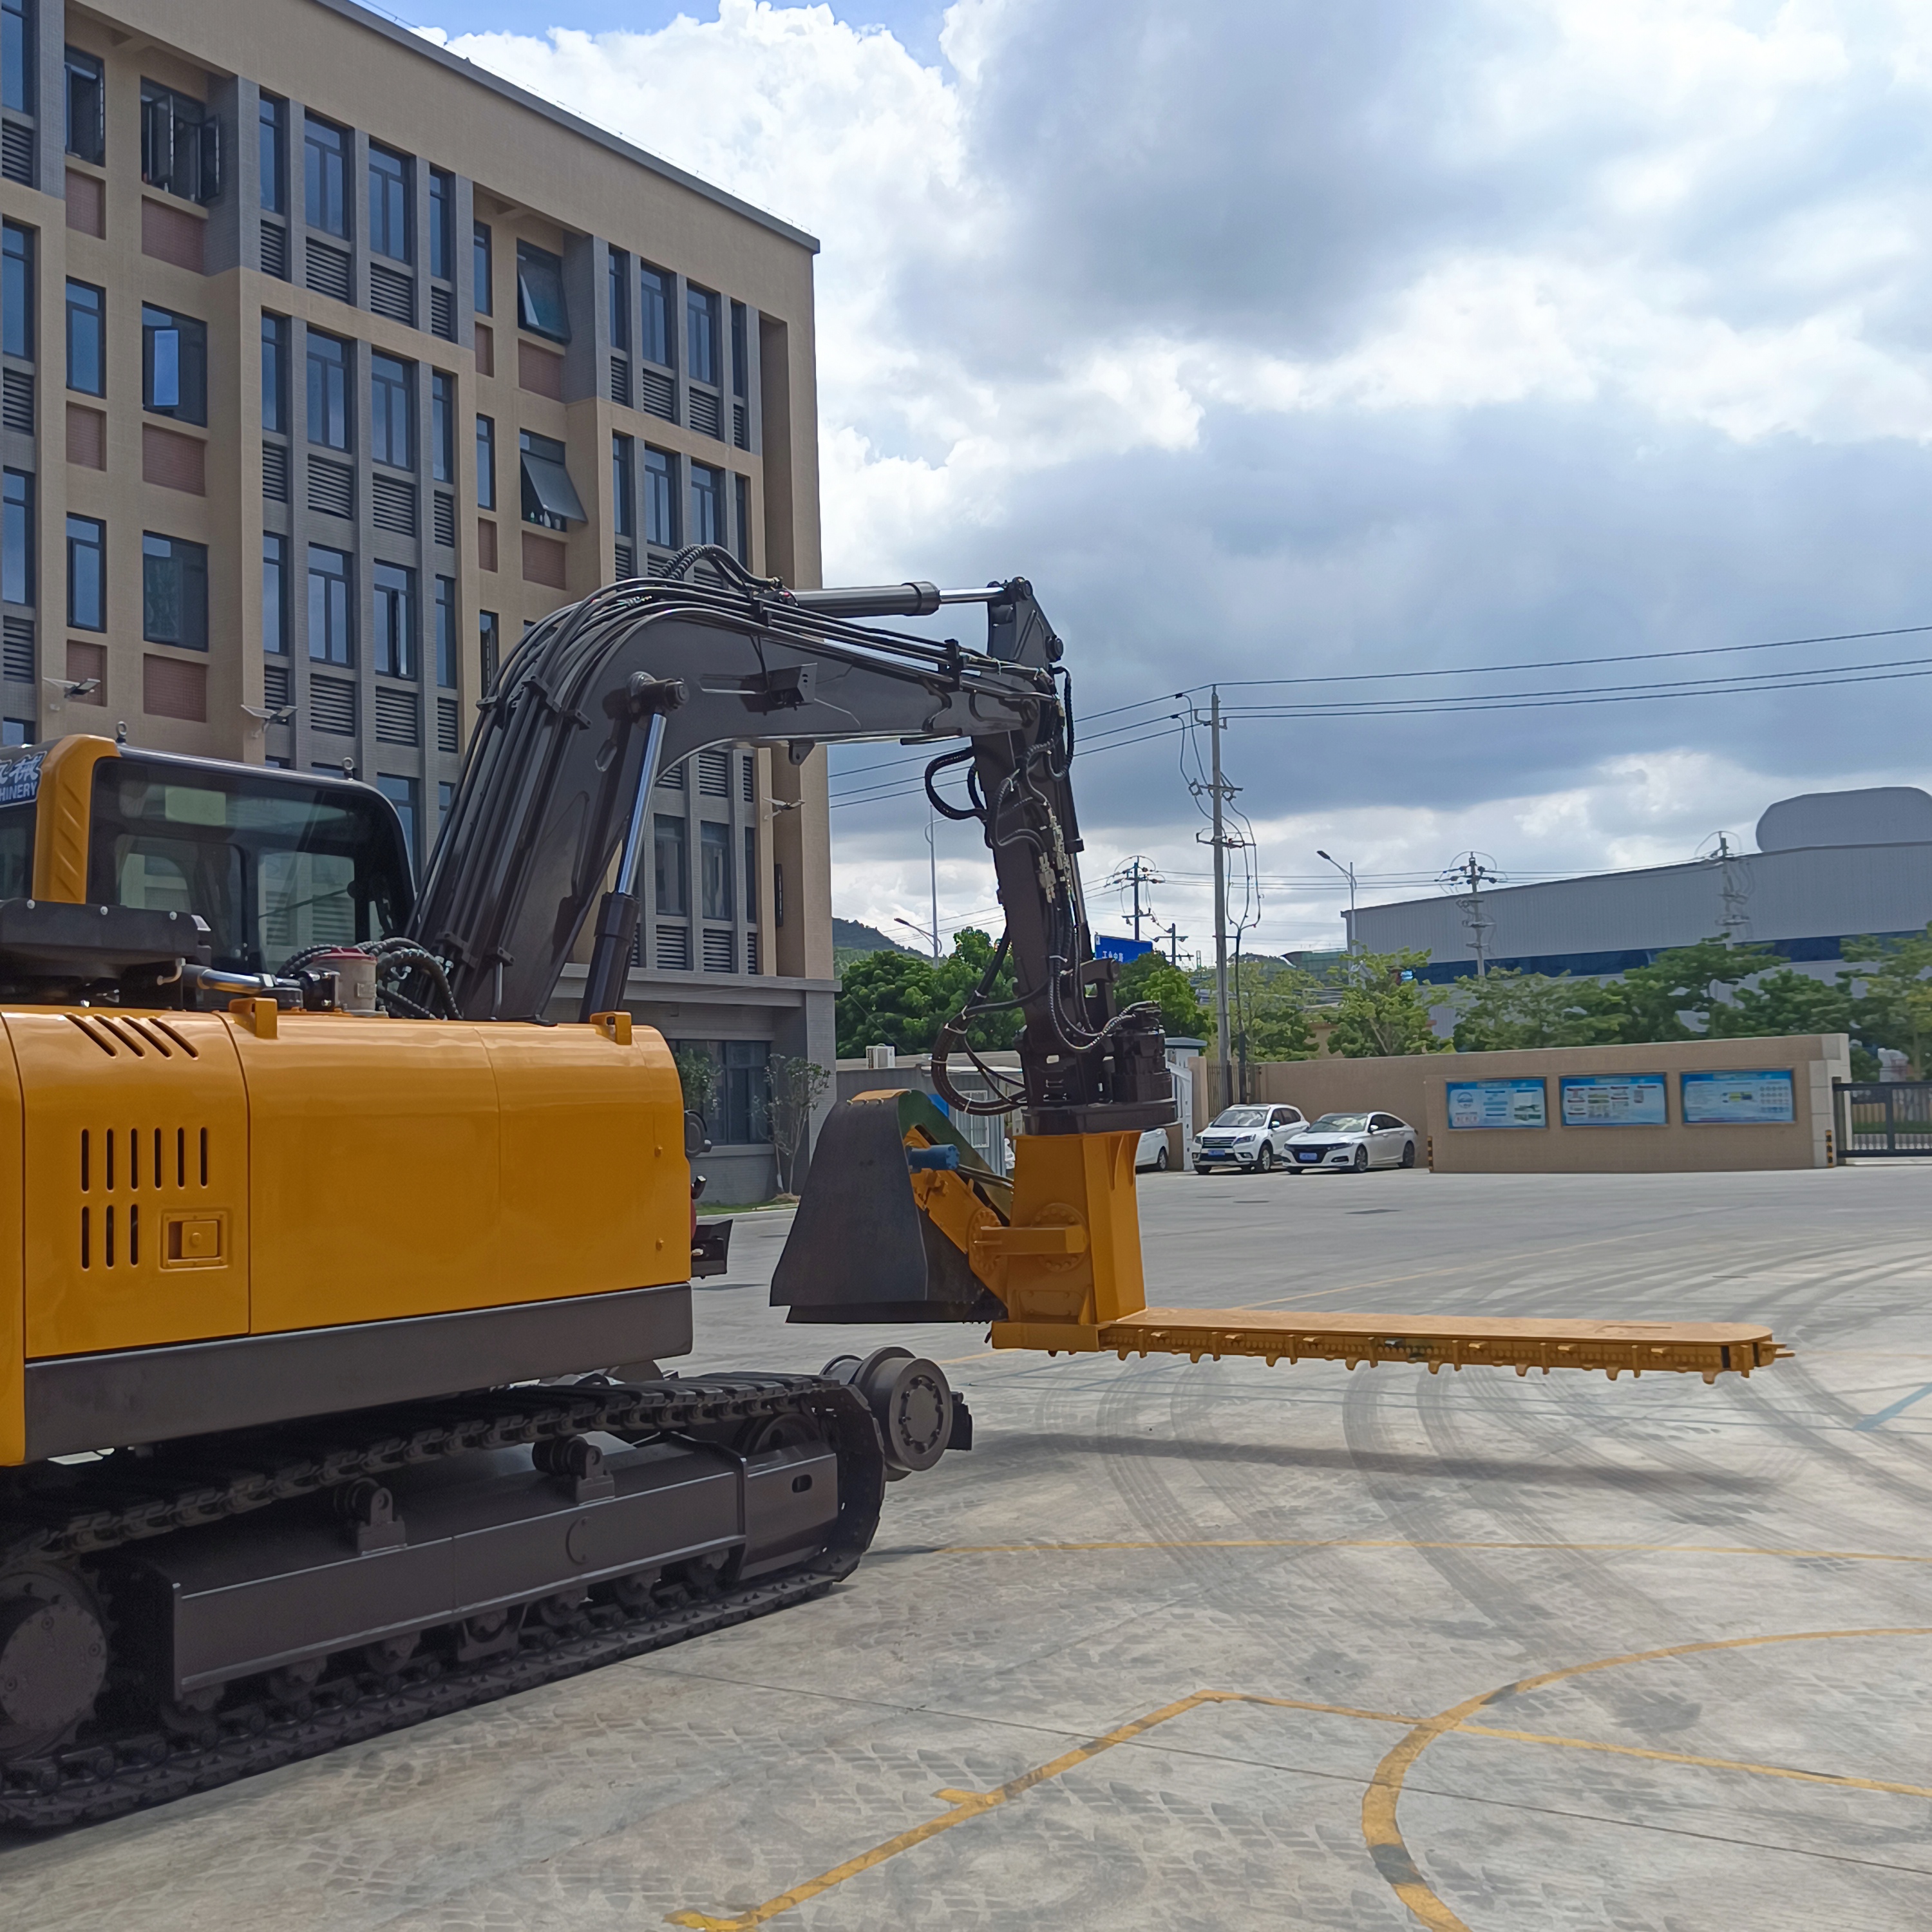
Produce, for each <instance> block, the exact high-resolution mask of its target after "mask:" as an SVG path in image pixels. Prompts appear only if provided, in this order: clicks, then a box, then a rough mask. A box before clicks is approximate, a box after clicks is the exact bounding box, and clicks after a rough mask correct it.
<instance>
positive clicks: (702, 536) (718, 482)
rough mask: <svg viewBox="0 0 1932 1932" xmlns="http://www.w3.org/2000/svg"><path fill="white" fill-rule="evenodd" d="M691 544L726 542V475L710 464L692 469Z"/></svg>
mask: <svg viewBox="0 0 1932 1932" xmlns="http://www.w3.org/2000/svg"><path fill="white" fill-rule="evenodd" d="M691 541H692V542H693V543H694V544H715V543H722V542H723V541H724V472H723V471H722V470H718V469H712V467H711V466H710V465H709V463H693V464H692V465H691Z"/></svg>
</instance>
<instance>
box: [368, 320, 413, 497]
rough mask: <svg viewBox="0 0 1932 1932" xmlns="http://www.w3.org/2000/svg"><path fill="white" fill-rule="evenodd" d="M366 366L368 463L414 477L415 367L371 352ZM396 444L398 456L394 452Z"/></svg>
mask: <svg viewBox="0 0 1932 1932" xmlns="http://www.w3.org/2000/svg"><path fill="white" fill-rule="evenodd" d="M368 362H369V460H370V461H371V463H381V464H383V466H384V467H385V468H386V469H401V470H405V471H407V472H408V473H409V474H410V475H415V474H416V382H415V376H416V365H415V364H414V363H413V362H404V360H403V359H402V358H401V356H392V355H390V354H389V353H388V351H387V350H381V349H376V348H371V350H370V351H369V356H368ZM399 441H400V443H401V448H402V454H401V455H400V456H398V455H397V454H396V449H397V446H398V442H399Z"/></svg>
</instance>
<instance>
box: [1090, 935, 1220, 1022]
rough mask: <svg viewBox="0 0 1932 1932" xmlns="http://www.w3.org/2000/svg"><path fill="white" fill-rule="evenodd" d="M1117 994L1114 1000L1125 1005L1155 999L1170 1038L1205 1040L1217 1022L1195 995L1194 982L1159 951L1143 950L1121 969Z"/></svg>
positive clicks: (1120, 1004) (1129, 1005) (1119, 1004)
mask: <svg viewBox="0 0 1932 1932" xmlns="http://www.w3.org/2000/svg"><path fill="white" fill-rule="evenodd" d="M1114 993H1115V1003H1116V1004H1118V1006H1120V1007H1123V1008H1125V1007H1131V1006H1135V1005H1137V1004H1139V1003H1140V1002H1141V1001H1143V1000H1151V1001H1153V1002H1154V1004H1155V1005H1156V1006H1157V1007H1160V1024H1161V1028H1162V1031H1163V1032H1165V1033H1166V1034H1168V1035H1169V1037H1175V1036H1176V1035H1178V1036H1179V1037H1181V1038H1182V1039H1184V1040H1205V1039H1206V1038H1207V1037H1208V1032H1209V1030H1210V1029H1211V1028H1212V1027H1213V1025H1214V1022H1213V1021H1212V1020H1211V1019H1209V1018H1208V1010H1207V1009H1206V1008H1205V1007H1203V1006H1202V1004H1201V1002H1200V1001H1199V1000H1198V999H1197V998H1196V997H1195V994H1194V985H1193V981H1192V980H1190V979H1189V978H1188V977H1187V974H1185V973H1184V972H1182V971H1181V968H1179V967H1178V966H1175V965H1170V964H1169V962H1167V961H1166V960H1165V959H1163V958H1162V957H1161V956H1160V954H1159V953H1142V955H1141V956H1140V957H1139V959H1130V960H1129V961H1128V962H1127V964H1126V965H1124V966H1123V967H1122V968H1121V977H1120V978H1119V980H1118V981H1117V982H1116V983H1115V988H1114Z"/></svg>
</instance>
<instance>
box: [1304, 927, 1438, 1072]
mask: <svg viewBox="0 0 1932 1932" xmlns="http://www.w3.org/2000/svg"><path fill="white" fill-rule="evenodd" d="M1428 964H1429V955H1428V954H1427V953H1410V952H1401V953H1358V954H1357V955H1356V956H1355V960H1354V962H1353V964H1352V966H1351V968H1350V971H1349V980H1348V983H1347V984H1346V986H1343V989H1342V997H1341V999H1340V1001H1339V1002H1338V1003H1337V1005H1336V1007H1334V1015H1335V1022H1334V1026H1333V1028H1331V1030H1330V1032H1329V1035H1328V1044H1329V1047H1330V1049H1331V1051H1333V1052H1336V1053H1339V1054H1341V1055H1343V1056H1344V1057H1345V1058H1348V1059H1350V1060H1367V1059H1371V1058H1376V1057H1378V1056H1380V1055H1390V1054H1400V1053H1447V1052H1449V1051H1450V1050H1451V1043H1450V1042H1448V1040H1438V1039H1437V1038H1436V1034H1435V1032H1434V1031H1433V1028H1431V1027H1430V1024H1429V1007H1430V998H1429V995H1430V989H1429V987H1428V986H1427V984H1426V983H1424V981H1422V980H1419V979H1417V978H1416V977H1414V976H1415V974H1418V973H1420V972H1421V970H1422V969H1423V968H1424V967H1425V966H1427V965H1428ZM1404 974H1408V975H1409V976H1410V977H1408V978H1404V977H1403V975H1404Z"/></svg>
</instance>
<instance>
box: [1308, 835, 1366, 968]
mask: <svg viewBox="0 0 1932 1932" xmlns="http://www.w3.org/2000/svg"><path fill="white" fill-rule="evenodd" d="M1315 856H1316V858H1318V859H1328V862H1329V864H1330V865H1333V866H1334V868H1335V869H1336V871H1338V872H1340V874H1341V875H1342V876H1343V878H1345V879H1346V880H1348V882H1349V953H1350V954H1351V955H1353V954H1354V953H1355V950H1356V947H1355V860H1354V859H1350V860H1349V862H1348V863H1347V864H1346V865H1343V862H1341V860H1340V859H1337V858H1332V857H1331V856H1330V855H1329V854H1328V853H1326V852H1325V851H1323V850H1322V848H1321V847H1319V846H1317V847H1316V850H1315Z"/></svg>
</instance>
